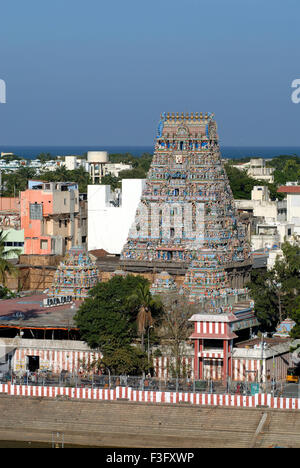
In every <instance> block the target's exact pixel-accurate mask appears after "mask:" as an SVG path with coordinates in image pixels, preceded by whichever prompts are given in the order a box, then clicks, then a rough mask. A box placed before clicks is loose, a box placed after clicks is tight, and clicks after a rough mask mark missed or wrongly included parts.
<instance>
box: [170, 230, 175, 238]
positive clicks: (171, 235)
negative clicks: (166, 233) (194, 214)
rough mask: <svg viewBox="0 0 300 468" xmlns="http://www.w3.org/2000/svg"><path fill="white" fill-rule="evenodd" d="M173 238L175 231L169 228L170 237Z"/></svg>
mask: <svg viewBox="0 0 300 468" xmlns="http://www.w3.org/2000/svg"><path fill="white" fill-rule="evenodd" d="M174 236H175V229H174V228H170V237H174Z"/></svg>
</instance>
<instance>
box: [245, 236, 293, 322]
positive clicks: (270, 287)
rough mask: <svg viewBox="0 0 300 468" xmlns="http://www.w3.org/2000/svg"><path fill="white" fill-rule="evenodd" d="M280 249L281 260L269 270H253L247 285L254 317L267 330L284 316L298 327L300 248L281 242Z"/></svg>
mask: <svg viewBox="0 0 300 468" xmlns="http://www.w3.org/2000/svg"><path fill="white" fill-rule="evenodd" d="M281 248H282V252H283V257H282V258H277V259H276V261H275V265H274V267H273V268H272V269H271V270H268V271H266V270H264V271H256V270H253V271H252V274H251V282H250V283H249V285H248V287H249V289H250V296H251V297H252V298H253V300H254V301H255V311H256V315H257V317H258V319H259V321H260V322H261V325H262V328H263V329H268V330H275V327H276V325H277V324H278V323H279V322H280V321H282V320H284V319H285V318H287V317H290V318H292V319H293V320H295V321H296V323H299V324H300V301H299V294H300V247H299V246H298V245H292V244H290V243H289V242H284V243H283V245H282V247H281ZM298 311H299V313H298Z"/></svg>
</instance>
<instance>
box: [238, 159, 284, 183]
mask: <svg viewBox="0 0 300 468" xmlns="http://www.w3.org/2000/svg"><path fill="white" fill-rule="evenodd" d="M233 167H235V168H236V169H239V170H240V171H246V173H247V175H248V176H249V177H252V178H253V179H257V180H265V181H266V182H269V183H271V184H272V183H273V182H274V176H273V172H274V171H275V169H274V168H273V167H266V161H265V159H263V158H255V159H250V161H249V162H247V163H244V164H235V165H234V166H233Z"/></svg>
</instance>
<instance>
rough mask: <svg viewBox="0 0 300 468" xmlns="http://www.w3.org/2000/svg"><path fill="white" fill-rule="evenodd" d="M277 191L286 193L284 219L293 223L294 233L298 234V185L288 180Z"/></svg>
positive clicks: (299, 205)
mask: <svg viewBox="0 0 300 468" xmlns="http://www.w3.org/2000/svg"><path fill="white" fill-rule="evenodd" d="M277 192H278V193H285V194H286V220H287V222H288V223H290V224H294V231H295V234H296V235H300V185H296V182H294V183H293V182H288V183H287V184H286V186H281V187H279V189H278V190H277Z"/></svg>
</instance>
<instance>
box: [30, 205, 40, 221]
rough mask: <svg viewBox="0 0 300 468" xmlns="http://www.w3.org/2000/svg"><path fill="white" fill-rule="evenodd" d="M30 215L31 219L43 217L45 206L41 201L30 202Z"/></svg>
mask: <svg viewBox="0 0 300 468" xmlns="http://www.w3.org/2000/svg"><path fill="white" fill-rule="evenodd" d="M29 217H30V219H39V220H42V219H43V206H42V204H41V203H30V204H29Z"/></svg>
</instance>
